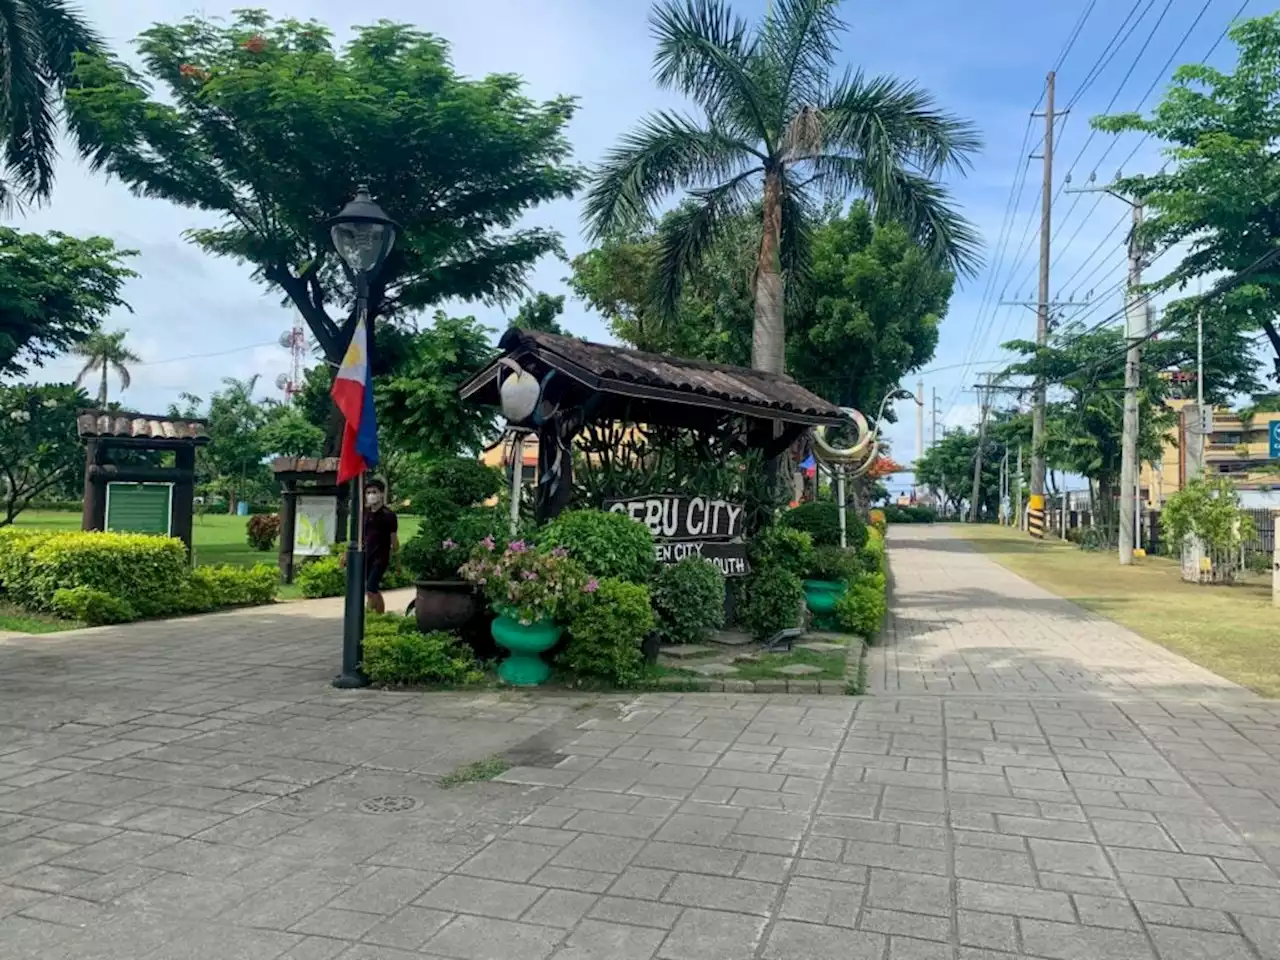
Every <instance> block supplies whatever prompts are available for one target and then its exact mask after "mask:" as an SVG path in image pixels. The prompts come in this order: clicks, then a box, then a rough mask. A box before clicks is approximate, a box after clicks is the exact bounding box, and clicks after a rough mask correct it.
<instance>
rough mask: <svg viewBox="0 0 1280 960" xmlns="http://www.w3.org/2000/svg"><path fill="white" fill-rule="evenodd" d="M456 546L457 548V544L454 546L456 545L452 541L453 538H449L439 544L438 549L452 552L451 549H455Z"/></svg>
mask: <svg viewBox="0 0 1280 960" xmlns="http://www.w3.org/2000/svg"><path fill="white" fill-rule="evenodd" d="M456 546H457V544H456V543H454V541H453V538H452V537H450V538H449V539H448V540H446V541H444V543H442V544H440V548H441V549H442V550H452V549H453V548H454V547H456Z"/></svg>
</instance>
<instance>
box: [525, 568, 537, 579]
mask: <svg viewBox="0 0 1280 960" xmlns="http://www.w3.org/2000/svg"><path fill="white" fill-rule="evenodd" d="M522 576H523V577H524V578H525V579H526V580H537V579H538V571H536V570H526V571H525V572H524V573H523V574H522Z"/></svg>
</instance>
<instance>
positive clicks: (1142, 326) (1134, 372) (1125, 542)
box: [1067, 186, 1148, 566]
mask: <svg viewBox="0 0 1280 960" xmlns="http://www.w3.org/2000/svg"><path fill="white" fill-rule="evenodd" d="M1067 193H1109V194H1111V195H1112V196H1113V197H1117V198H1118V199H1120V200H1123V201H1124V202H1125V203H1127V204H1129V208H1130V210H1131V211H1132V214H1133V219H1132V224H1131V226H1130V230H1129V249H1128V255H1129V277H1128V283H1127V285H1126V289H1125V303H1124V317H1125V340H1126V341H1127V342H1128V349H1127V350H1126V351H1125V357H1124V420H1123V426H1122V427H1121V435H1120V529H1119V530H1118V531H1117V534H1118V536H1117V538H1116V539H1117V541H1118V543H1119V549H1118V553H1119V557H1120V564H1121V565H1122V566H1128V565H1130V564H1132V563H1133V548H1134V546H1135V545H1136V543H1137V538H1138V529H1137V528H1138V523H1139V519H1138V482H1139V470H1140V467H1141V465H1140V463H1139V461H1138V386H1139V384H1140V382H1141V374H1142V344H1143V342H1144V341H1145V340H1146V339H1147V336H1148V330H1147V326H1148V324H1147V306H1146V301H1145V300H1144V298H1142V297H1141V296H1139V293H1138V290H1139V288H1140V287H1141V286H1142V267H1143V261H1142V253H1143V251H1142V242H1141V239H1140V237H1139V233H1140V232H1141V229H1142V216H1143V202H1142V200H1141V199H1140V198H1136V197H1135V198H1134V199H1132V200H1130V199H1129V198H1128V197H1126V196H1124V195H1123V194H1121V193H1118V192H1117V191H1116V189H1115V187H1114V186H1102V187H1081V188H1079V189H1071V188H1068V189H1067Z"/></svg>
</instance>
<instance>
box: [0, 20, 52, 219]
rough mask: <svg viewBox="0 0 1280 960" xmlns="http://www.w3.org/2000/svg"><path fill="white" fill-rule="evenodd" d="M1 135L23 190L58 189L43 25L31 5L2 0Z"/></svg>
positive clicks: (35, 193) (43, 193)
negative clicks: (56, 187) (54, 176)
mask: <svg viewBox="0 0 1280 960" xmlns="http://www.w3.org/2000/svg"><path fill="white" fill-rule="evenodd" d="M0 63H2V64H3V71H2V72H0V136H2V137H3V138H4V162H5V165H6V166H7V167H8V168H9V169H10V170H11V171H12V176H13V179H14V182H15V184H16V186H17V187H18V191H19V192H20V193H22V194H25V195H26V196H28V197H45V196H48V194H49V191H50V190H51V189H52V188H53V161H54V157H55V155H56V147H55V143H54V137H55V129H56V118H55V117H54V114H53V109H52V105H51V103H50V98H49V92H48V89H47V83H48V70H47V68H46V64H45V61H44V52H43V49H42V38H41V36H40V20H39V18H38V17H37V16H36V14H35V11H34V10H33V8H32V5H31V4H30V3H27V2H25V0H0Z"/></svg>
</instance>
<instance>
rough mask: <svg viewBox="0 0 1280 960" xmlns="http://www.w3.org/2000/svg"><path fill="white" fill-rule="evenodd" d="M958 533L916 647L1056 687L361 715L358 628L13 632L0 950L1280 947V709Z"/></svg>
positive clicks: (317, 956) (771, 951)
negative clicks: (993, 562) (449, 777)
mask: <svg viewBox="0 0 1280 960" xmlns="http://www.w3.org/2000/svg"><path fill="white" fill-rule="evenodd" d="M911 541H914V542H911ZM943 543H945V541H943V540H941V539H940V537H939V535H938V534H937V533H936V532H935V533H934V534H933V535H932V536H930V537H929V539H928V540H925V539H921V538H920V536H919V535H918V534H916V533H915V532H910V533H904V534H901V535H899V534H898V533H896V532H895V535H894V543H893V546H892V550H891V555H892V557H893V566H894V573H895V578H896V580H897V582H898V584H899V594H898V600H897V602H896V611H895V619H896V622H897V629H898V635H899V637H900V638H901V640H900V642H902V643H903V644H904V649H909V650H910V651H911V656H913V657H915V658H916V659H917V660H918V661H922V662H924V663H926V664H927V663H934V662H936V661H937V660H938V659H939V658H940V657H941V656H942V655H943V654H945V653H947V651H950V652H951V654H950V655H954V656H958V657H959V658H960V660H959V661H958V662H962V663H963V664H964V665H965V672H967V673H968V674H969V675H970V676H972V677H973V678H975V682H976V681H982V682H984V683H985V682H986V680H987V679H988V678H995V677H997V676H1000V675H1001V674H1002V672H1003V671H1004V668H1003V667H1002V666H1001V665H1000V663H999V658H998V657H997V656H996V655H995V654H994V653H991V652H988V653H982V654H981V656H980V655H979V652H980V651H983V650H988V651H990V650H991V649H992V643H993V641H992V636H991V630H992V627H993V625H999V631H1000V633H999V637H1000V639H999V642H998V644H997V646H998V647H999V648H1000V649H1002V650H1004V651H1005V655H1008V654H1009V653H1010V652H1014V651H1017V652H1018V653H1017V656H1018V658H1020V660H1021V661H1022V668H1023V669H1026V668H1027V667H1028V666H1030V665H1032V664H1038V665H1037V666H1036V669H1035V671H1033V672H1032V673H1031V674H1029V675H1026V676H1025V677H1024V678H1023V679H1021V680H1019V681H1018V682H1019V683H1026V684H1027V686H1026V687H1025V689H1023V688H1014V689H1008V688H1004V689H999V688H996V687H989V688H986V689H979V690H977V691H976V692H966V693H955V694H950V695H948V691H942V695H938V692H937V691H936V690H935V691H931V692H929V693H928V694H925V695H909V696H904V695H899V694H890V693H887V692H886V693H881V694H880V695H878V696H875V697H865V698H849V697H797V696H769V697H765V696H747V695H729V694H695V695H676V694H670V695H644V696H640V697H634V698H633V697H593V696H588V695H559V696H557V695H548V694H541V695H525V694H514V693H482V694H433V695H424V694H407V693H390V692H377V691H356V692H340V691H336V690H333V689H331V688H330V687H329V686H328V685H327V680H328V678H329V676H330V675H331V674H332V673H333V670H334V666H335V662H336V659H337V654H338V644H339V635H340V634H339V626H338V622H337V619H336V616H335V614H336V605H335V604H332V603H330V604H323V603H321V604H315V605H310V604H308V605H296V606H294V605H291V606H288V607H281V608H275V609H271V610H266V611H263V610H256V611H254V610H251V611H239V612H234V613H228V614H220V615H216V616H211V617H204V618H199V619H193V620H189V621H186V622H171V623H167V624H143V625H134V626H130V627H124V628H112V629H104V630H95V631H83V632H80V633H76V634H65V635H61V636H54V637H31V638H15V639H10V640H7V641H5V642H4V643H0V957H3V958H4V960H281V958H290V960H334V958H337V960H423V958H436V960H547V958H553V960H652V958H660V960H942V958H946V960H1014V958H1029V957H1035V958H1048V960H1093V958H1102V960H1111V958H1114V960H1280V874H1278V873H1277V870H1278V869H1280V704H1278V703H1276V702H1272V701H1264V700H1261V699H1257V698H1250V697H1245V696H1243V695H1237V694H1235V693H1234V692H1231V691H1227V692H1224V688H1222V686H1221V684H1220V683H1219V684H1213V683H1210V682H1208V681H1205V680H1203V678H1201V679H1197V677H1199V674H1198V673H1196V672H1194V671H1192V670H1191V668H1189V667H1177V666H1176V664H1175V665H1170V664H1169V662H1168V661H1165V660H1163V659H1161V658H1159V657H1157V656H1156V655H1155V652H1154V651H1148V650H1147V648H1145V647H1143V646H1141V645H1137V644H1134V643H1133V641H1132V639H1131V638H1130V637H1129V635H1127V634H1123V633H1116V634H1115V636H1116V637H1118V642H1119V643H1121V644H1122V645H1123V649H1125V650H1126V651H1130V652H1129V653H1126V654H1125V656H1130V657H1133V658H1136V661H1137V662H1136V667H1135V669H1136V670H1137V673H1135V672H1132V671H1130V672H1123V673H1122V671H1121V667H1123V666H1125V664H1124V663H1122V662H1120V661H1119V660H1118V659H1117V657H1118V655H1115V654H1110V655H1107V654H1106V649H1105V647H1106V643H1107V640H1106V637H1107V636H1109V635H1108V634H1106V633H1105V631H1104V629H1103V627H1102V626H1101V625H1099V624H1097V623H1096V622H1092V621H1080V619H1079V617H1078V616H1077V617H1076V618H1075V620H1076V622H1077V624H1078V625H1080V624H1082V630H1081V631H1079V632H1077V631H1074V630H1073V629H1072V628H1071V627H1070V626H1069V624H1070V623H1071V622H1072V619H1071V617H1072V615H1071V611H1070V608H1069V607H1066V606H1058V607H1054V608H1053V609H1052V610H1050V609H1049V606H1048V601H1047V600H1046V599H1045V598H1044V597H1043V596H1042V595H1040V594H1038V593H1031V592H1027V591H1028V590H1029V588H1026V587H1025V585H1022V584H1021V582H1020V581H1018V580H1017V579H1016V578H1011V577H1009V576H1008V575H1007V574H1000V573H999V571H997V570H995V569H994V568H984V566H983V563H981V562H978V563H975V562H973V561H974V560H975V559H977V560H981V558H973V557H971V556H968V555H965V554H962V553H954V552H949V553H947V555H946V556H947V557H948V561H939V560H936V559H935V560H932V561H931V562H932V563H933V564H934V565H935V566H936V567H939V568H945V569H946V571H947V572H948V576H949V577H951V578H952V579H950V580H949V581H937V580H934V581H926V580H924V579H916V574H914V573H913V572H912V567H913V565H914V564H916V563H918V562H923V561H924V560H925V559H928V558H931V557H937V556H939V555H940V554H942V552H943V550H942V549H940V548H939V544H943ZM962 569H967V570H969V571H970V575H971V576H972V575H976V576H979V577H984V576H985V577H987V579H984V580H980V581H978V583H980V584H981V585H982V586H983V587H984V588H985V589H986V590H988V591H989V592H990V593H989V596H988V599H987V600H985V601H981V602H979V603H978V604H977V606H976V607H973V608H970V607H966V606H964V604H963V598H962V597H960V596H956V597H953V598H952V600H951V601H950V603H947V602H944V600H943V599H941V598H940V594H941V593H942V592H945V591H946V590H953V591H963V590H966V589H971V588H973V586H974V583H975V582H974V581H973V580H967V581H966V580H963V579H957V578H960V576H961V575H960V573H959V571H961V570H962ZM925 592H928V593H930V594H931V596H923V595H922V594H923V593H925ZM1059 603H1060V602H1059ZM1023 608H1028V609H1030V610H1031V611H1033V612H1032V613H1031V615H1030V616H1029V617H1028V618H1027V619H1025V620H1023V621H1020V622H1010V621H1009V618H1011V617H1014V616H1015V611H1017V610H1019V609H1023ZM977 610H985V611H987V612H986V613H983V614H979V613H978V612H975V611H977ZM930 611H932V612H930ZM909 617H910V618H914V619H915V620H916V621H918V622H923V621H925V620H927V619H929V618H930V617H933V618H935V619H938V618H945V619H948V620H952V621H960V622H964V623H965V624H966V626H965V627H963V628H961V627H959V626H957V625H955V624H954V623H953V624H948V625H946V627H945V629H946V631H947V632H946V636H947V639H946V641H945V644H944V642H943V641H942V640H940V639H932V640H931V639H929V638H930V637H935V636H938V635H937V634H934V633H929V632H928V631H927V630H926V629H925V627H924V626H920V625H917V626H913V627H912V628H911V629H910V630H907V629H905V628H904V621H905V620H907V619H908V618H909ZM1040 631H1047V632H1040ZM1012 634H1016V636H1014V637H1012V638H1011V635H1012ZM1054 638H1057V639H1056V640H1055V639H1054ZM929 643H934V644H937V645H938V648H937V650H936V651H930V650H929V649H928V647H927V644H929ZM1059 644H1062V645H1065V647H1066V649H1067V650H1068V651H1069V652H1067V653H1063V650H1062V648H1060V646H1059ZM1104 656H1107V657H1108V659H1105V661H1104V662H1105V664H1106V667H1105V669H1101V670H1099V669H1098V667H1097V663H1098V659H1097V658H1099V657H1104ZM1148 656H1149V657H1151V658H1152V659H1149V660H1148V659H1146V658H1147V657H1148ZM898 660H899V664H898V666H897V668H896V676H898V677H899V678H901V677H904V676H916V677H919V676H923V673H924V671H923V670H922V669H921V668H915V669H913V670H909V669H904V667H903V666H902V663H903V662H905V660H906V657H905V656H904V655H903V650H899V651H898ZM1067 660H1069V661H1071V662H1073V663H1075V664H1077V666H1078V668H1079V669H1080V670H1082V671H1084V672H1090V671H1095V672H1097V673H1098V674H1099V675H1100V676H1102V677H1121V678H1122V679H1123V682H1122V683H1120V684H1118V685H1113V684H1111V683H1097V684H1093V685H1084V684H1080V685H1076V686H1073V687H1070V688H1067V687H1066V686H1065V684H1064V687H1063V691H1062V692H1059V691H1057V690H1054V689H1052V688H1046V687H1035V686H1034V685H1033V683H1032V682H1031V681H1032V680H1034V681H1035V682H1039V678H1040V676H1041V675H1043V676H1044V677H1054V676H1057V675H1058V671H1059V670H1060V668H1059V667H1055V666H1053V663H1055V662H1058V661H1067ZM1129 666H1134V664H1129ZM1135 675H1137V676H1144V677H1154V678H1157V679H1155V680H1153V681H1152V682H1150V683H1146V684H1145V685H1143V684H1138V683H1135V682H1134V681H1133V677H1134V676H1135ZM1028 678H1029V679H1028ZM948 682H949V683H952V682H953V681H948ZM1054 682H1055V683H1061V682H1062V681H1061V680H1055V681H1054ZM1196 684H1200V686H1198V687H1197V686H1196ZM1174 687H1177V688H1179V689H1180V690H1181V692H1179V693H1178V694H1177V695H1173V694H1170V693H1169V692H1168V691H1169V690H1170V689H1171V688H1174ZM1126 692H1128V693H1138V692H1141V693H1143V694H1145V695H1143V696H1134V697H1133V698H1132V699H1125V698H1124V696H1123V694H1125V693H1126ZM1200 694H1203V695H1204V696H1200ZM493 754H501V755H503V756H505V757H506V758H507V759H508V761H509V762H511V763H512V764H513V768H512V769H511V770H510V771H508V772H507V773H506V774H504V775H503V776H502V777H501V778H500V780H499V781H498V782H490V783H471V784H465V785H462V786H458V787H455V788H454V789H452V790H445V789H443V788H442V787H441V786H440V782H439V779H440V776H441V775H442V774H444V773H447V772H450V771H452V770H454V769H455V768H456V767H457V766H458V765H459V764H461V763H463V762H465V761H472V760H477V759H481V758H485V757H488V756H490V755H493Z"/></svg>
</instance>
